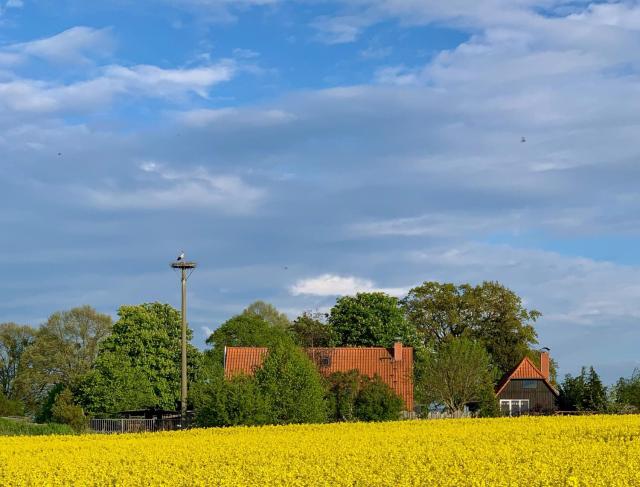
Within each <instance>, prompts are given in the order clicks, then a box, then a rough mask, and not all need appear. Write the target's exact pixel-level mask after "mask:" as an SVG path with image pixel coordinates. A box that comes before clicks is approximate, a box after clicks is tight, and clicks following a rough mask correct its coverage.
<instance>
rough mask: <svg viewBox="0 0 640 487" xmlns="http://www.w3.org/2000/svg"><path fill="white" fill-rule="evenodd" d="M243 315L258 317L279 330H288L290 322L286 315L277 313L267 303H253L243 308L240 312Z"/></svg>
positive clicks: (275, 309)
mask: <svg viewBox="0 0 640 487" xmlns="http://www.w3.org/2000/svg"><path fill="white" fill-rule="evenodd" d="M242 314H243V315H254V316H259V317H260V318H262V319H263V320H264V321H266V322H267V323H269V324H270V325H271V326H276V327H280V328H284V329H286V328H288V327H289V325H290V324H291V322H290V321H289V318H287V315H286V314H284V313H281V312H280V311H278V309H277V308H276V307H275V306H274V305H272V304H269V303H265V302H264V301H255V302H253V303H251V304H250V305H249V306H247V307H246V308H245V310H244V311H243V312H242Z"/></svg>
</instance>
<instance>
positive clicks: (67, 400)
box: [51, 388, 89, 433]
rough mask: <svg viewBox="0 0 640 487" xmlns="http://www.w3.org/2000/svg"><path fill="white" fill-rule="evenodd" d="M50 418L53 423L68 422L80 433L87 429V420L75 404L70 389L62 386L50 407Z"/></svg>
mask: <svg viewBox="0 0 640 487" xmlns="http://www.w3.org/2000/svg"><path fill="white" fill-rule="evenodd" d="M51 418H52V419H53V422H54V423H60V424H68V425H69V426H71V427H72V428H73V429H74V431H76V432H78V433H80V432H83V431H85V430H86V429H87V427H88V426H89V420H88V418H87V417H86V416H85V414H84V411H83V410H82V408H81V407H80V406H78V405H77V404H75V402H74V398H73V394H72V392H71V390H70V389H68V388H64V389H63V390H62V391H60V393H59V394H58V395H57V397H56V399H55V402H54V404H53V407H52V408H51Z"/></svg>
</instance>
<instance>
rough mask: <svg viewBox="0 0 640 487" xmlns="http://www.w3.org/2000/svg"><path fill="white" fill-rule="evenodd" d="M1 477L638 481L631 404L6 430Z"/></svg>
mask: <svg viewBox="0 0 640 487" xmlns="http://www.w3.org/2000/svg"><path fill="white" fill-rule="evenodd" d="M0 485H2V486H14V485H16V486H18V485H20V486H22V485H127V486H128V485H140V486H149V485H171V486H192V485H203V486H204V485H228V486H239V485H326V486H340V485H358V486H376V485H380V486H382V485H384V486H387V485H388V486H398V485H451V486H454V485H455V486H463V485H477V486H480V485H486V486H500V485H505V486H506V485H510V486H516V485H523V486H525V485H526V486H543V485H544V486H559V485H572V486H576V485H583V486H606V487H610V486H622V485H625V486H626V485H630V486H640V416H591V417H545V418H540V417H527V418H524V417H523V418H513V419H508V418H504V419H487V420H464V419H463V420H430V421H403V422H395V423H377V424H364V423H359V424H329V425H303V426H271V427H261V428H228V429H209V430H191V431H186V432H172V433H155V434H153V433H150V434H131V435H113V436H106V435H102V436H100V435H85V436H75V437H74V436H66V437H65V436H51V437H4V438H0Z"/></svg>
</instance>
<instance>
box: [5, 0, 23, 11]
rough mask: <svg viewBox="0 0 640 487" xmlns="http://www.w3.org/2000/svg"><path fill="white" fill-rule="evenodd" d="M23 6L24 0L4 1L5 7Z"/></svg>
mask: <svg viewBox="0 0 640 487" xmlns="http://www.w3.org/2000/svg"><path fill="white" fill-rule="evenodd" d="M22 7H24V2H23V1H22V0H7V3H5V8H8V9H9V8H22Z"/></svg>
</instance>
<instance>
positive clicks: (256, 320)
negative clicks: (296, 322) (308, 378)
mask: <svg viewBox="0 0 640 487" xmlns="http://www.w3.org/2000/svg"><path fill="white" fill-rule="evenodd" d="M291 341H292V336H291V334H290V332H289V331H288V329H287V328H285V327H283V326H280V325H273V324H271V323H269V322H268V321H266V320H265V319H264V318H262V317H261V316H259V315H256V314H253V313H246V312H243V313H241V314H239V315H236V316H234V317H233V318H230V319H228V320H227V321H225V322H224V323H223V324H222V325H220V327H218V328H217V329H216V330H215V331H214V332H213V333H212V334H211V335H210V336H209V338H207V345H210V346H211V347H212V349H211V350H210V351H208V352H207V353H208V354H209V355H211V356H212V358H213V362H215V363H219V364H221V363H222V359H223V356H224V348H225V347H272V346H274V345H275V344H276V343H281V342H291ZM213 362H212V363H213Z"/></svg>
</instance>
